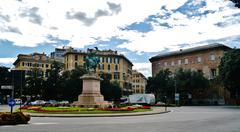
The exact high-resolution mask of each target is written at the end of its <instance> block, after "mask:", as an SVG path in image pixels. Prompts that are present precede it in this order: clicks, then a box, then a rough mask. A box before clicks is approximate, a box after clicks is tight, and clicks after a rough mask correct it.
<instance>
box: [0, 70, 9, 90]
mask: <svg viewBox="0 0 240 132" xmlns="http://www.w3.org/2000/svg"><path fill="white" fill-rule="evenodd" d="M8 69H9V68H7V67H4V66H0V86H1V85H4V84H10V82H11V80H10V76H9V75H10V72H9V71H8Z"/></svg>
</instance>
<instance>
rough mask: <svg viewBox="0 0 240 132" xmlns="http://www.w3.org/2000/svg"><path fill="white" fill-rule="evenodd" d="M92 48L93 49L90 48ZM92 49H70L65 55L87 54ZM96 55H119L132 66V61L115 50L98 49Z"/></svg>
mask: <svg viewBox="0 0 240 132" xmlns="http://www.w3.org/2000/svg"><path fill="white" fill-rule="evenodd" d="M90 50H92V49H90ZM90 52H91V51H89V50H88V51H69V52H66V53H65V54H64V56H66V55H68V54H82V55H87V54H88V53H90ZM96 55H99V56H119V57H122V58H124V59H125V60H126V61H127V62H129V63H130V64H131V65H132V66H133V64H132V62H131V61H130V60H129V59H128V58H126V57H125V56H124V55H123V54H118V53H117V51H113V50H98V51H97V53H96Z"/></svg>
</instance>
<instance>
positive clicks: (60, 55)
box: [50, 46, 77, 63]
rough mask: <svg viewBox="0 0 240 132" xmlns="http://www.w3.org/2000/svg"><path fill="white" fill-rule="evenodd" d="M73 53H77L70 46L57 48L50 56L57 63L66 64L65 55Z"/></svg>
mask: <svg viewBox="0 0 240 132" xmlns="http://www.w3.org/2000/svg"><path fill="white" fill-rule="evenodd" d="M71 51H75V52H76V51H77V50H75V49H74V48H72V47H68V46H63V47H62V48H55V51H54V52H51V54H50V56H51V58H53V59H54V60H55V61H58V62H61V63H64V54H65V53H66V52H71Z"/></svg>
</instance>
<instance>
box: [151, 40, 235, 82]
mask: <svg viewBox="0 0 240 132" xmlns="http://www.w3.org/2000/svg"><path fill="white" fill-rule="evenodd" d="M229 49H231V48H230V47H227V46H225V45H223V44H209V45H205V46H199V47H194V48H189V49H180V50H179V51H174V52H168V53H164V54H159V55H157V56H154V57H152V58H150V59H149V60H150V62H151V63H152V76H153V77H154V76H155V75H156V74H157V73H158V72H159V70H161V69H169V70H170V71H171V72H172V73H175V71H176V69H178V68H183V69H191V70H194V71H199V72H202V73H203V75H204V76H205V77H206V78H208V79H213V78H214V77H216V76H217V75H218V66H219V64H220V62H221V58H222V56H223V55H224V52H225V51H227V50H229Z"/></svg>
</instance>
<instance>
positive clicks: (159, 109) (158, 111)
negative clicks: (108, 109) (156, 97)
mask: <svg viewBox="0 0 240 132" xmlns="http://www.w3.org/2000/svg"><path fill="white" fill-rule="evenodd" d="M18 107H19V106H15V107H14V110H15V109H17V108H18ZM9 111H10V107H9V106H7V105H0V112H9ZM168 112H170V110H169V109H168V110H167V111H165V108H164V107H153V110H152V111H149V112H136V113H113V114H46V113H26V114H30V115H31V117H120V116H140V115H155V114H163V113H168Z"/></svg>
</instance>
